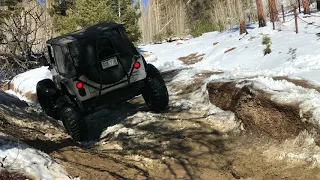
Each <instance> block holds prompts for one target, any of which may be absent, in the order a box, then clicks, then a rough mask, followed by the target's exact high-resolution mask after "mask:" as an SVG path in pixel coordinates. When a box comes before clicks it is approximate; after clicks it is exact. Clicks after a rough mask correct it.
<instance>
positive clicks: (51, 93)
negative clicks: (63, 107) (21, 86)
mask: <svg viewBox="0 0 320 180" xmlns="http://www.w3.org/2000/svg"><path fill="white" fill-rule="evenodd" d="M36 89H37V97H38V101H39V104H40V106H41V108H42V110H43V111H44V112H45V113H46V114H47V115H48V116H50V117H52V118H54V119H59V116H58V114H57V109H56V102H57V99H58V98H59V97H60V93H59V90H58V89H57V88H56V87H55V85H54V82H53V81H52V80H51V79H44V80H42V81H39V82H38V83H37V88H36Z"/></svg>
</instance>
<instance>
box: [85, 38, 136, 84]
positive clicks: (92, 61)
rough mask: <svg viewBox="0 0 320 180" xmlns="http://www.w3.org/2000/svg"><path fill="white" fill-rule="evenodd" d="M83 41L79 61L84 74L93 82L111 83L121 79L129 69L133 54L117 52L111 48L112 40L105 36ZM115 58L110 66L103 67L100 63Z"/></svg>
mask: <svg viewBox="0 0 320 180" xmlns="http://www.w3.org/2000/svg"><path fill="white" fill-rule="evenodd" d="M88 41H89V42H86V43H85V46H86V48H83V50H84V51H85V53H84V52H82V55H83V58H81V59H82V61H83V63H81V64H82V65H83V66H82V70H83V72H85V73H84V74H85V76H86V77H88V79H90V80H91V81H93V82H95V83H98V84H100V83H102V84H113V83H116V82H119V81H120V80H122V79H123V78H124V77H125V76H126V75H127V74H128V73H129V72H130V70H131V66H132V64H133V55H128V54H127V55H124V54H119V53H117V52H116V51H115V49H114V48H113V45H112V42H111V41H110V40H109V39H107V38H101V39H99V40H98V41H95V40H88ZM114 58H117V59H116V60H117V64H116V65H113V66H111V67H103V66H102V63H103V62H106V64H107V61H112V59H114ZM100 73H101V78H100Z"/></svg>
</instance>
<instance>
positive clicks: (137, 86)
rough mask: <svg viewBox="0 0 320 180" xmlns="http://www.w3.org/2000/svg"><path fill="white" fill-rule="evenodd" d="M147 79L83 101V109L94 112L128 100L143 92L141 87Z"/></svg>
mask: <svg viewBox="0 0 320 180" xmlns="http://www.w3.org/2000/svg"><path fill="white" fill-rule="evenodd" d="M144 84H145V81H144V80H141V81H138V82H135V83H132V84H130V85H129V86H126V87H124V88H120V89H116V90H114V91H111V92H108V93H106V94H104V95H101V96H100V97H95V98H91V99H88V100H85V101H82V103H81V104H82V107H81V108H82V109H83V111H84V112H92V111H97V110H99V109H102V108H104V107H107V106H111V105H113V104H117V103H119V102H123V101H127V100H129V99H131V98H133V97H135V96H137V95H140V94H141V89H142V88H143V87H144Z"/></svg>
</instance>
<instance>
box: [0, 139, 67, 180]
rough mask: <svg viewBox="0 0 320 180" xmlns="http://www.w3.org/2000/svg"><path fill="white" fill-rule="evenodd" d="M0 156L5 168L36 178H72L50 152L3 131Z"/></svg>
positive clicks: (53, 179) (47, 179)
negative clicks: (45, 151) (40, 149)
mask: <svg viewBox="0 0 320 180" xmlns="http://www.w3.org/2000/svg"><path fill="white" fill-rule="evenodd" d="M0 158H1V163H2V164H3V167H4V169H6V170H8V171H14V172H19V173H21V174H24V175H26V176H29V177H31V178H34V179H45V180H51V179H52V180H55V179H70V177H69V175H68V174H67V172H66V171H65V170H64V169H63V168H62V166H60V164H58V163H57V162H56V161H55V160H54V159H52V158H51V157H50V156H49V155H48V154H46V153H43V152H41V151H39V150H36V149H33V148H31V147H29V146H28V145H26V144H24V143H22V142H20V141H19V140H16V139H14V138H12V137H9V136H7V135H5V134H3V133H0ZM0 170H1V168H0Z"/></svg>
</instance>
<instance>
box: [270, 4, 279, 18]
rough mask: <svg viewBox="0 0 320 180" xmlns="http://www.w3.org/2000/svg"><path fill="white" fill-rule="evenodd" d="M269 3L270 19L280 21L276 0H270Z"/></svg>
mask: <svg viewBox="0 0 320 180" xmlns="http://www.w3.org/2000/svg"><path fill="white" fill-rule="evenodd" d="M268 3H269V12H270V21H271V22H276V21H279V17H278V10H277V5H276V1H275V0H268Z"/></svg>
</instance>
